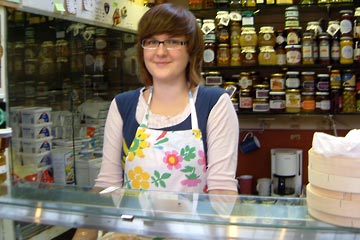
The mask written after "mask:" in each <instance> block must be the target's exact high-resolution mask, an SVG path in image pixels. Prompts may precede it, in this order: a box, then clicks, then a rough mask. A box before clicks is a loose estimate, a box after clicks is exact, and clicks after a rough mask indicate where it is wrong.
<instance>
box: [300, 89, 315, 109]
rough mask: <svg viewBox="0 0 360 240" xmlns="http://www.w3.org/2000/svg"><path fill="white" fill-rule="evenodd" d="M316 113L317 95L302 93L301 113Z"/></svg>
mask: <svg viewBox="0 0 360 240" xmlns="http://www.w3.org/2000/svg"><path fill="white" fill-rule="evenodd" d="M314 111H315V94H314V92H302V93H301V112H314Z"/></svg>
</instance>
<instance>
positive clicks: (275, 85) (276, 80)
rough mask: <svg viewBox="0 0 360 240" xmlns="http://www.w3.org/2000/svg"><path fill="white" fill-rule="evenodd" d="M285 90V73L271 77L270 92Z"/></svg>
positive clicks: (274, 74)
mask: <svg viewBox="0 0 360 240" xmlns="http://www.w3.org/2000/svg"><path fill="white" fill-rule="evenodd" d="M284 89H285V78H284V74H283V73H273V74H271V77H270V90H271V91H283V90H284Z"/></svg>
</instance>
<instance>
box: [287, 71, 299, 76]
mask: <svg viewBox="0 0 360 240" xmlns="http://www.w3.org/2000/svg"><path fill="white" fill-rule="evenodd" d="M286 75H299V72H297V71H288V72H286Z"/></svg>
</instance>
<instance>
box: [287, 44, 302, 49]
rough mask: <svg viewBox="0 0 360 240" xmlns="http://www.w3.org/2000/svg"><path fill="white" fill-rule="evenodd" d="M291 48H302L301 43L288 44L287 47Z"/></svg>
mask: <svg viewBox="0 0 360 240" xmlns="http://www.w3.org/2000/svg"><path fill="white" fill-rule="evenodd" d="M289 48H301V45H286V46H285V49H289Z"/></svg>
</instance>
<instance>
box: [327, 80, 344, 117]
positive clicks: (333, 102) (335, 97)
mask: <svg viewBox="0 0 360 240" xmlns="http://www.w3.org/2000/svg"><path fill="white" fill-rule="evenodd" d="M341 111H342V88H341V87H340V86H336V87H332V88H331V90H330V112H332V113H339V112H341Z"/></svg>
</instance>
